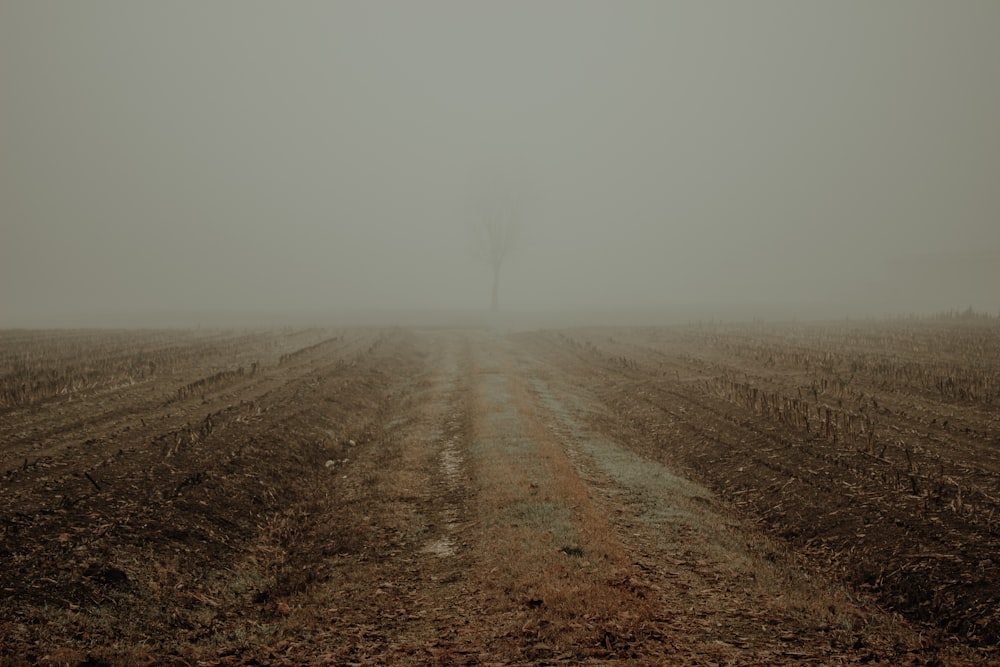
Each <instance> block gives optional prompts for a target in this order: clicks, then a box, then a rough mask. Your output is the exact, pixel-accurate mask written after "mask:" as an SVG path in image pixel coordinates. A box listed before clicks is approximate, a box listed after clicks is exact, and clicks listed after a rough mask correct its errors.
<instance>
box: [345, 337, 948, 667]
mask: <svg viewBox="0 0 1000 667" xmlns="http://www.w3.org/2000/svg"><path fill="white" fill-rule="evenodd" d="M425 344H427V345H429V349H431V350H432V352H431V357H430V358H429V365H430V366H431V367H432V368H434V369H435V370H434V371H433V373H432V374H431V376H430V379H429V381H428V384H427V385H426V388H425V389H424V393H422V394H421V395H420V397H419V398H418V399H417V400H416V405H419V406H420V409H419V414H418V416H416V417H415V420H414V421H413V422H412V423H411V424H410V425H409V426H408V427H407V429H406V436H405V438H404V439H403V440H402V441H401V442H400V458H399V459H398V461H399V464H400V465H399V470H398V472H397V473H396V474H395V476H394V479H393V481H392V482H391V483H390V484H389V485H388V487H391V488H392V489H395V492H396V494H397V497H398V499H399V500H400V501H404V502H405V499H406V498H409V499H410V502H409V506H408V507H407V508H406V509H400V508H397V510H398V511H396V512H395V516H400V515H406V516H410V517H411V521H412V524H413V525H412V526H411V528H410V535H411V536H412V540H411V541H410V542H409V543H408V544H407V546H406V547H405V548H404V549H403V550H402V552H394V553H391V554H386V556H387V558H386V559H384V560H381V559H376V563H375V564H373V565H371V566H370V567H355V568H353V569H349V570H348V571H350V572H352V577H353V579H352V585H353V586H355V587H356V590H357V591H359V592H362V594H367V595H369V596H370V597H369V598H367V602H366V603H365V604H362V605H355V612H356V616H355V617H354V618H355V619H356V622H357V623H359V624H360V627H368V628H369V629H370V631H372V633H373V634H370V635H369V636H368V641H361V642H358V643H355V644H353V645H351V646H350V647H344V648H345V650H343V651H340V652H337V653H336V654H335V655H336V658H337V659H339V660H343V661H345V662H357V663H360V664H380V663H396V664H400V663H412V664H426V663H428V662H431V663H438V664H555V663H564V664H578V663H581V662H593V663H605V662H607V661H615V660H629V661H632V662H635V663H637V664H664V663H665V662H669V663H670V664H727V663H732V664H780V663H786V664H802V663H804V662H815V663H823V664H830V663H850V662H858V661H866V662H867V661H876V662H879V661H891V662H894V663H897V664H899V663H906V662H913V663H915V664H920V663H923V662H924V661H927V660H933V659H937V658H938V657H940V656H941V654H940V653H939V652H938V650H932V651H929V652H928V651H927V650H926V646H925V643H923V642H922V640H921V637H920V636H919V633H917V632H916V631H914V630H912V629H910V628H909V627H908V626H906V624H903V623H900V622H899V620H898V619H896V618H893V617H891V616H889V615H887V614H885V613H884V612H881V611H880V610H878V609H876V608H875V607H874V606H871V605H867V604H865V603H863V602H860V601H857V600H854V599H852V598H851V597H850V596H849V595H848V594H847V593H846V592H844V591H843V590H840V589H838V588H836V587H835V586H833V585H832V584H830V583H829V582H826V581H823V580H821V579H817V578H815V577H811V576H810V575H809V574H808V573H806V571H804V570H803V569H802V567H801V566H800V564H798V563H797V562H795V560H794V558H793V557H792V556H791V555H789V554H787V553H784V552H783V551H782V550H781V549H780V548H779V547H778V546H776V545H774V544H771V543H770V542H768V540H766V539H765V538H763V537H762V536H760V535H758V534H756V533H754V532H752V531H747V530H745V529H743V528H741V527H740V526H739V525H737V523H736V522H735V520H734V519H733V517H732V516H731V514H730V513H729V512H728V511H727V509H726V508H725V506H723V505H722V504H721V503H720V502H719V501H718V500H717V499H716V498H714V497H713V495H712V494H711V493H710V492H709V491H708V490H706V489H705V488H702V487H700V486H698V485H696V484H694V483H692V482H689V481H687V480H685V479H682V478H680V477H677V476H676V475H674V474H673V473H671V471H669V470H668V469H666V468H665V467H664V466H663V465H662V464H661V463H659V462H657V461H653V460H649V459H646V458H642V457H641V456H639V455H637V454H635V453H633V452H632V451H630V450H629V449H628V448H627V447H625V446H623V444H622V443H618V442H616V441H615V438H614V436H613V435H609V434H607V433H602V432H598V431H595V430H593V428H591V427H588V426H587V425H586V424H588V423H593V422H594V420H593V419H592V418H587V417H588V415H589V416H592V413H593V412H594V411H599V410H601V408H600V406H599V405H598V404H596V403H595V402H594V399H593V397H592V396H591V395H590V394H589V392H588V391H587V390H586V388H585V387H581V386H579V385H574V384H573V383H572V382H571V381H567V379H566V378H565V377H563V376H561V375H560V374H559V373H558V372H556V371H555V370H554V369H553V368H552V367H551V366H549V365H548V364H547V363H546V362H545V360H544V359H541V358H539V357H537V356H534V355H533V354H532V353H531V352H530V351H528V350H527V349H524V348H521V347H518V346H517V344H516V343H514V342H513V341H512V340H510V339H505V338H503V337H500V336H495V335H491V334H488V333H483V332H452V333H437V334H434V335H427V336H426V339H425ZM385 493H386V494H387V495H386V497H385V502H388V503H392V502H393V493H392V491H390V490H389V488H386V491H385ZM414 494H415V495H414ZM371 582H379V583H378V584H377V586H376V588H375V591H374V595H372V591H371ZM364 592H366V593H364ZM386 599H391V600H392V601H393V603H395V604H398V606H399V609H398V612H396V613H395V614H394V616H393V618H392V619H389V620H387V619H385V618H384V617H383V618H382V620H381V621H380V622H379V623H377V624H374V625H368V626H365V625H364V621H365V620H366V619H367V621H368V623H369V624H371V623H372V621H373V619H375V618H378V614H379V613H382V614H383V615H384V610H385V601H386ZM376 626H377V628H378V630H377V631H375V630H374V628H375V627H376ZM948 660H949V661H952V662H960V661H961V658H960V656H958V655H957V654H956V655H952V654H948Z"/></svg>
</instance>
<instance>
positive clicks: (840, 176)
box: [0, 0, 1000, 326]
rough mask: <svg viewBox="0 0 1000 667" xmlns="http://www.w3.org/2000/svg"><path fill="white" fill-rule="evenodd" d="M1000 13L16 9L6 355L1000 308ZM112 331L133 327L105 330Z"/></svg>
mask: <svg viewBox="0 0 1000 667" xmlns="http://www.w3.org/2000/svg"><path fill="white" fill-rule="evenodd" d="M998 35H1000V2H996V1H995V0H983V1H981V2H972V1H966V2H963V1H955V2H941V1H938V0H934V1H929V2H920V1H918V0H901V1H897V2H891V1H882V2H870V1H868V0H863V1H858V2H848V1H842V0H838V1H837V2H832V1H831V2H802V1H799V0H789V1H787V2H772V1H763V0H761V1H755V2H742V1H736V0H734V1H732V2H710V1H704V0H697V1H692V2H670V1H668V0H653V1H651V2H610V1H609V2H583V1H579V0H572V1H570V0H566V1H562V2H557V1H544V2H537V1H534V0H532V1H525V2H464V1H458V0H456V1H454V2H428V1H419V2H409V1H407V2H403V1H400V2H361V1H359V2H280V3H279V2H251V1H248V0H239V1H228V2H224V1H215V2H200V1H199V2H194V1H192V2H183V1H171V2H136V1H134V0H122V1H119V2H110V1H106V0H91V1H88V2H78V1H76V0H66V1H62V2H43V1H38V0H0V326H32V325H35V324H38V323H45V324H51V323H55V324H60V323H61V324H72V323H74V322H77V321H80V318H81V317H83V318H84V319H86V316H88V315H89V316H90V317H92V318H96V317H98V316H101V317H103V316H105V315H108V316H109V317H110V318H111V319H113V317H112V316H114V315H115V314H118V315H121V314H128V313H133V314H135V313H141V314H148V315H150V317H152V318H153V319H155V317H156V315H157V314H163V313H181V312H201V313H205V312H213V311H214V312H219V313H222V312H235V311H239V312H274V311H283V312H291V311H296V312H317V313H325V312H347V311H356V310H358V309H373V310H380V311H395V310H399V309H407V310H442V309H454V310H484V309H486V308H488V307H489V298H490V283H491V278H492V276H491V270H490V267H489V261H488V258H487V253H486V252H485V250H484V249H483V248H482V247H481V246H480V245H479V243H478V237H477V235H476V233H475V227H476V225H477V224H479V223H480V222H481V217H482V202H483V201H484V200H488V199H489V198H491V197H494V196H495V195H496V193H497V192H504V193H513V194H508V195H507V196H510V197H513V198H516V199H517V200H518V209H519V210H520V211H521V221H520V224H519V227H518V233H517V236H516V242H515V246H514V248H513V250H512V252H511V253H510V255H509V257H508V258H507V261H506V262H505V263H504V267H503V277H502V284H501V305H502V307H503V308H504V309H506V310H509V311H560V310H580V309H588V310H592V309H616V310H619V311H626V310H646V311H652V310H660V311H669V310H670V309H681V308H691V307H705V308H709V309H712V308H717V309H725V308H730V307H732V308H738V309H742V311H741V312H750V311H752V310H754V309H758V308H759V309H760V311H761V312H762V313H770V312H775V309H781V308H784V309H786V312H789V313H791V314H800V313H801V314H808V315H812V316H816V315H817V313H827V314H829V315H831V316H837V317H839V316H842V315H844V314H854V313H856V314H871V313H874V312H884V313H886V314H896V313H901V312H910V311H935V310H945V309H949V308H964V307H966V306H969V305H972V306H974V307H976V308H980V309H984V310H988V311H990V312H994V313H995V312H997V311H998V310H1000V38H998ZM109 321H111V320H110V319H109Z"/></svg>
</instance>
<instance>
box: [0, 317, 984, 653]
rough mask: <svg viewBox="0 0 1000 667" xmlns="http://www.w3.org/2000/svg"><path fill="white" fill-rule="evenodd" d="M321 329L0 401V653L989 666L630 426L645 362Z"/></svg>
mask: <svg viewBox="0 0 1000 667" xmlns="http://www.w3.org/2000/svg"><path fill="white" fill-rule="evenodd" d="M323 341H325V342H323ZM301 349H302V352H301V353H299V354H296V355H294V356H293V357H292V358H291V359H288V358H283V360H282V361H281V363H278V360H277V359H276V360H275V361H274V363H270V364H264V365H262V367H261V368H260V370H259V372H257V373H255V374H254V375H253V376H252V377H251V376H241V377H234V378H233V379H232V380H231V381H227V382H226V383H223V384H222V385H220V386H218V387H214V388H209V389H208V390H207V391H205V392H199V393H198V395H192V396H186V395H185V396H179V395H178V394H177V392H176V387H175V386H174V385H177V386H187V384H189V383H190V382H191V378H197V377H198V376H199V374H200V373H199V372H196V369H195V368H194V367H192V370H191V373H193V374H192V375H191V377H184V378H177V379H174V380H172V382H173V385H170V386H168V387H167V388H166V389H167V390H168V391H163V390H161V391H160V393H157V392H156V391H153V390H151V389H150V388H148V387H147V388H144V389H143V391H142V392H138V391H135V392H134V393H132V392H130V390H127V389H123V390H120V391H119V392H118V393H114V394H108V393H104V394H100V393H99V392H95V394H94V395H92V396H90V398H89V399H87V398H85V402H84V403H82V404H81V403H80V402H79V400H78V401H77V404H76V405H73V404H71V403H68V402H66V401H63V400H52V401H48V402H43V403H42V404H40V405H37V406H34V407H32V408H30V409H29V408H21V409H18V410H8V411H7V412H5V413H2V418H3V424H2V426H0V433H3V434H4V435H3V437H4V439H5V441H4V445H3V450H2V454H0V456H2V459H0V460H2V461H3V463H4V464H5V466H6V469H7V470H8V472H7V474H6V475H5V477H4V480H3V486H2V490H0V521H2V522H3V523H2V529H3V533H2V541H0V558H2V559H3V562H4V564H5V567H4V568H3V570H2V573H0V590H2V592H3V598H2V603H0V655H2V658H0V663H2V664H9V665H19V664H70V665H83V664H90V665H97V664H141V663H147V664H153V663H155V664H189V665H193V664H202V665H217V664H288V665H293V664H344V665H348V664H353V665H365V664H373V665H374V664H469V665H476V664H563V663H565V664H580V663H591V664H607V663H611V662H616V661H623V660H627V661H630V662H634V663H636V664H705V665H709V664H807V663H817V664H849V663H860V662H864V663H875V664H983V663H985V662H989V661H991V660H993V661H995V658H994V657H993V653H992V651H991V650H990V649H989V647H983V646H978V647H977V646H974V645H972V644H969V643H968V642H963V641H960V640H959V639H958V638H956V637H955V636H954V635H953V634H949V633H947V632H946V631H945V630H943V629H941V627H940V625H938V624H928V623H922V622H920V621H919V620H913V621H911V620H906V619H904V618H903V617H902V616H900V615H899V614H898V613H895V612H893V611H888V610H886V608H885V607H884V606H879V603H878V601H877V599H876V597H875V596H873V595H871V594H870V593H868V592H865V591H864V590H861V589H859V588H858V587H856V586H853V587H852V586H850V585H849V584H850V582H849V581H847V580H845V579H843V578H839V577H836V576H835V573H832V572H831V571H829V569H826V568H823V567H820V566H817V563H816V561H815V560H814V559H811V558H810V557H809V556H808V554H807V552H806V551H805V550H795V549H791V548H789V546H790V544H791V542H789V541H788V540H786V539H784V538H781V537H780V536H779V535H777V533H776V531H774V530H766V528H767V526H764V525H760V524H758V523H757V520H756V519H755V518H754V517H756V516H758V515H756V514H754V513H753V512H749V511H746V510H745V509H741V508H740V506H738V505H737V504H735V503H734V500H733V498H732V497H724V494H720V493H719V491H718V490H713V488H712V485H711V483H710V482H711V480H710V479H706V480H705V481H706V482H708V483H707V484H705V485H703V484H701V483H698V482H695V481H692V479H691V478H692V477H697V475H688V474H685V472H684V471H685V468H684V461H681V460H677V459H676V457H675V458H674V459H673V460H672V459H671V456H669V455H666V454H665V453H664V441H665V436H664V434H662V433H658V434H656V435H655V437H654V436H653V435H651V434H650V433H649V432H648V431H647V430H646V429H645V428H643V424H645V422H640V421H639V420H636V419H633V420H627V419H623V415H624V414H625V411H624V409H623V408H622V406H623V405H624V404H625V403H627V402H631V403H634V402H635V401H634V400H632V401H629V399H630V396H629V392H633V391H635V390H636V388H637V387H644V386H647V384H648V383H647V382H644V381H643V380H642V378H641V377H640V378H636V377H635V376H630V375H628V373H624V372H623V373H619V372H617V371H613V370H609V366H608V365H606V364H604V363H603V361H602V362H601V363H597V361H595V358H590V357H589V356H588V355H589V354H590V353H589V352H588V353H587V354H579V353H578V351H576V350H575V349H573V348H572V346H570V347H567V346H565V345H556V344H554V343H553V342H552V340H551V339H549V338H547V337H544V336H535V335H531V336H524V335H522V336H500V335H497V334H493V333H489V332H482V331H426V332H406V331H384V332H363V333H357V334H355V335H352V336H347V337H344V336H341V337H337V338H330V339H323V340H321V341H320V343H319V344H318V345H311V346H304V347H302V348H301ZM596 359H598V360H602V359H604V357H600V356H598V357H596ZM629 372H632V371H629ZM168 397H169V400H167V398H168ZM631 398H632V399H634V398H635V397H631ZM206 415H207V416H206ZM666 437H672V438H692V437H693V436H691V434H690V433H687V432H685V431H684V430H682V429H678V430H675V431H673V432H671V433H670V434H669V436H666ZM685 442H687V441H685ZM667 444H669V442H668V443H667ZM677 444H678V448H680V449H683V447H680V445H681V444H682V443H681V442H680V441H678V443H677ZM21 459H24V461H23V462H22V461H21Z"/></svg>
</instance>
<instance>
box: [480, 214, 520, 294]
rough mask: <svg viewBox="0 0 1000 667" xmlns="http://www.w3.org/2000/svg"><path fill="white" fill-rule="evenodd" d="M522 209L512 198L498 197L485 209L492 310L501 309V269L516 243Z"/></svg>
mask: <svg viewBox="0 0 1000 667" xmlns="http://www.w3.org/2000/svg"><path fill="white" fill-rule="evenodd" d="M520 215H521V211H520V207H519V206H518V205H517V203H516V202H515V200H514V198H513V197H511V196H505V197H498V198H495V199H492V200H490V201H489V202H487V204H486V206H485V207H484V209H483V230H484V232H485V235H486V247H487V249H488V250H489V255H490V264H491V266H492V267H493V298H492V301H491V303H490V310H491V311H492V312H494V313H495V312H497V311H498V310H499V309H500V267H501V266H503V260H504V257H506V256H507V253H508V252H509V251H510V248H511V245H513V242H514V230H515V228H516V226H517V221H518V219H519V218H520Z"/></svg>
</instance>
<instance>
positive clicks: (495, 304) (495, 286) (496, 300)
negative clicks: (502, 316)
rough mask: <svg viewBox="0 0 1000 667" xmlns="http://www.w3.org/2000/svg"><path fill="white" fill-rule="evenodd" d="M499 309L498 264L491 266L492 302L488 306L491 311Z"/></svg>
mask: <svg viewBox="0 0 1000 667" xmlns="http://www.w3.org/2000/svg"><path fill="white" fill-rule="evenodd" d="M498 310H500V266H499V265H497V266H494V267H493V302H492V304H491V306H490V311H491V312H494V313H495V312H497V311H498Z"/></svg>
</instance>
